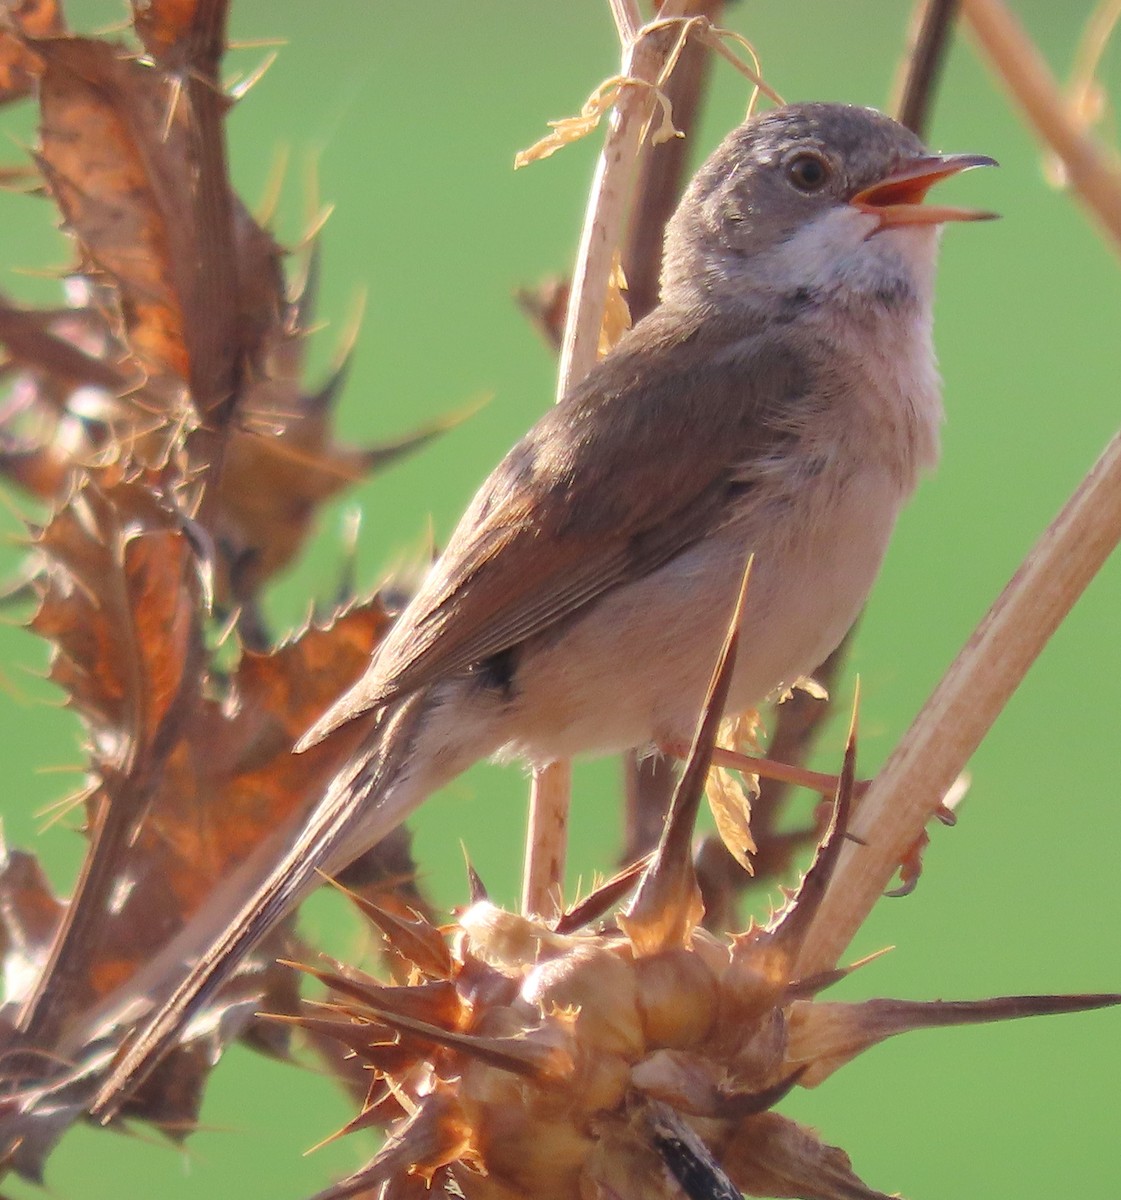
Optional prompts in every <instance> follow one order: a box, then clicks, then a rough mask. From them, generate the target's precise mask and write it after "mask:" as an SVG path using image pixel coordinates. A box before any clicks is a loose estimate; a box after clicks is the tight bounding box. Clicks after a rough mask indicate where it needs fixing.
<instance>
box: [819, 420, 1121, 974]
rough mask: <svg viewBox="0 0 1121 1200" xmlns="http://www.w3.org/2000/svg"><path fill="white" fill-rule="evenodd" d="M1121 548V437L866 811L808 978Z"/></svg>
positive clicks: (921, 720)
mask: <svg viewBox="0 0 1121 1200" xmlns="http://www.w3.org/2000/svg"><path fill="white" fill-rule="evenodd" d="M1119 541H1121V433H1119V434H1117V435H1116V436H1115V437H1114V438H1113V440H1112V441H1111V442H1110V443H1109V445H1108V446H1107V447H1106V449H1105V452H1104V453H1103V454H1102V456H1101V458H1100V459H1099V460H1098V461H1097V462H1096V463H1095V464H1094V466H1093V467H1092V468H1091V470H1090V472H1089V473H1088V474H1087V476H1086V478H1085V479H1084V480H1083V481H1082V483H1081V484H1080V485H1079V487H1078V489H1077V491H1075V493H1074V495H1073V496H1072V497H1071V498H1070V500H1069V501H1067V503H1066V505H1065V506H1064V508H1063V509H1062V511H1061V512H1060V513H1059V515H1058V516H1057V517H1056V518H1055V520H1054V521H1053V522H1052V523H1051V525H1050V526H1049V527H1048V528H1047V530H1046V531H1045V532H1044V534H1043V536H1042V537H1041V538H1040V540H1039V541H1038V542H1037V543H1036V545H1035V546H1034V547H1033V549H1032V551H1031V553H1030V554H1029V555H1028V557H1027V558H1026V559H1025V560H1024V562H1023V564H1022V565H1021V567H1020V569H1019V570H1018V571H1017V572H1016V574H1015V575H1014V576H1013V577H1012V579H1011V580H1010V582H1009V583H1008V585H1007V586H1006V587H1005V589H1004V591H1003V592H1002V593H1001V594H1000V596H999V597H998V598H997V601H996V603H995V604H994V605H993V606H992V608H991V609H990V610H989V612H988V613H987V614H986V615H985V618H984V619H983V620H982V622H981V624H980V625H979V626H978V627H977V629H976V631H975V632H974V634H973V636H972V637H971V638H970V639H969V641H968V642H967V643H966V645H965V647H964V648H963V649H962V651H961V652H960V654H959V655H958V657H957V658H956V659H955V661H954V663H953V665H952V666H951V667H950V669H949V671H947V673H946V675H945V676H944V678H943V679H942V682H941V683H940V684H939V685H938V687H937V688H936V689H935V690H934V693H933V694H932V695H931V697H930V699H929V700H928V701H927V702H926V704H925V705H924V706H923V708H922V710H921V711H920V713H919V715H918V716H917V717H916V718H915V720H914V722H913V724H912V725H911V728H910V729H909V730H908V731H907V733H906V734H905V735H904V737H903V739H902V741H901V742H900V743H899V745H898V746H897V747H896V749H895V751H894V753H893V754H892V755H891V757H890V758H889V759H888V761H887V763H886V764H885V765H884V767H883V770H882V771H881V772H880V773H879V775H877V776H876V778H875V780H873V782H872V786H871V787H870V788H869V790H868V793H867V795H866V796H865V797H864V799H863V801H862V802H861V805H860V808H859V810H858V812H857V815H856V818H855V820H854V822H853V825H852V829H851V833H852V834H853V841H851V842H849V843H848V844H847V845H846V846H845V849H844V850H843V852H842V855H841V861H840V863H839V864H838V867H837V872H836V875H835V876H834V879H833V883H832V885H831V887H830V889H829V891H828V892H827V893H826V897H825V900H824V902H823V904H822V907H821V910H820V912H819V913H818V916H817V919H816V921H815V922H814V924H813V926H812V927H811V929H810V932H809V935H808V937H807V938H806V941H805V944H804V945H803V947H802V951H801V957H800V959H799V962H798V974H799V975H809V974H816V973H817V972H819V971H823V970H828V969H829V968H831V967H832V966H833V965H834V964H835V963H836V962H837V960H838V959H839V958H840V956H841V954H842V953H843V952H844V950H845V947H846V946H847V945H848V944H849V942H850V941H851V939H852V937H853V936H854V935H855V933H856V931H857V930H858V929H859V928H860V926H861V925H862V924H863V923H864V920H865V918H866V917H867V916H868V914H869V912H871V910H872V907H873V905H874V904H875V903H876V901H877V899H879V897H880V895H881V893H882V892H883V891H884V889H885V888H886V887H887V885H888V883H889V881H890V880H891V878H892V876H893V875H894V874H895V871H896V869H897V868H898V866H899V863H900V861H901V859H902V858H903V856H904V855H905V853H906V851H907V850H908V848H909V847H910V846H912V845H913V844H914V842H915V840H916V839H917V838H918V837H919V836H920V834H921V833H922V832H923V830H924V829H925V827H926V825H927V823H928V822H929V821H930V819H931V817H932V816H933V815H934V813H935V810H936V809H937V807H938V805H939V804H940V803H941V802H942V798H943V796H945V794H946V793H947V792H948V791H949V790H950V788H951V787H952V786H953V784H954V781H955V779H956V778H957V776H958V775H959V774H960V772H961V771H962V769H963V768H964V767H965V764H966V763H967V762H968V760H969V758H970V756H971V755H972V754H973V752H974V751H975V750H976V749H977V747H978V746H979V745H980V743H981V739H982V738H983V737H984V736H985V734H986V733H988V731H989V729H990V727H991V726H992V724H993V722H994V721H995V720H996V718H997V716H999V714H1000V713H1001V711H1002V710H1003V708H1004V706H1005V705H1006V704H1007V703H1008V701H1009V699H1011V697H1012V693H1013V692H1014V691H1015V690H1016V688H1017V687H1018V686H1019V683H1020V681H1021V680H1022V679H1023V677H1024V676H1025V675H1026V674H1027V671H1028V668H1029V667H1030V666H1031V664H1032V663H1033V662H1034V661H1035V659H1036V658H1037V657H1038V655H1039V653H1040V651H1041V650H1042V649H1043V647H1044V646H1045V645H1046V644H1047V641H1048V640H1049V638H1050V637H1051V635H1052V634H1053V633H1054V632H1055V630H1056V629H1057V628H1058V626H1059V624H1060V623H1061V622H1062V620H1063V619H1064V618H1065V617H1066V615H1067V613H1068V612H1069V611H1070V609H1071V608H1072V606H1073V605H1074V602H1075V601H1076V600H1077V599H1078V597H1079V596H1080V595H1081V594H1082V592H1083V591H1084V590H1085V588H1086V586H1087V584H1089V582H1090V580H1091V579H1093V577H1094V576H1095V575H1096V574H1097V572H1098V570H1099V569H1100V568H1101V566H1102V564H1103V563H1104V562H1105V560H1106V559H1107V558H1108V557H1109V555H1110V553H1111V552H1112V551H1113V549H1114V548H1115V547H1116V545H1117V544H1118V542H1119Z"/></svg>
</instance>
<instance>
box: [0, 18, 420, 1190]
mask: <svg viewBox="0 0 1121 1200" xmlns="http://www.w3.org/2000/svg"><path fill="white" fill-rule="evenodd" d="M2 18H3V26H2V30H3V31H2V32H0V99H15V98H18V97H20V96H26V95H29V94H31V93H34V94H35V95H36V97H37V99H38V103H39V109H40V135H39V143H38V147H37V150H36V155H35V158H36V163H37V165H38V170H39V172H40V174H41V180H42V185H43V187H44V188H45V190H46V191H47V193H48V194H49V195H50V197H51V198H52V199H53V201H54V202H55V204H56V205H57V206H58V209H59V211H60V212H61V215H62V218H63V221H64V225H65V228H66V230H67V231H68V233H69V234H70V235H71V237H72V239H73V244H74V249H75V255H76V262H75V265H74V268H73V273H72V277H71V280H70V283H69V284H68V299H69V303H68V304H67V305H66V306H64V307H60V308H59V309H57V310H54V311H42V312H37V311H31V310H28V309H24V308H21V307H19V306H18V305H17V304H15V303H13V302H11V301H8V300H0V344H2V345H3V347H4V351H5V353H6V362H5V365H6V368H7V371H6V373H7V375H8V376H9V378H10V380H11V384H10V390H9V393H8V396H7V399H6V402H5V405H4V409H3V413H2V415H0V470H2V471H3V473H4V474H5V475H6V476H7V478H8V479H9V480H10V481H11V482H12V483H13V484H14V485H16V486H17V487H18V488H20V489H22V490H23V491H24V492H25V493H26V494H27V495H28V496H29V497H30V498H32V499H33V500H34V501H35V502H38V503H39V504H40V505H42V506H45V508H46V510H47V512H48V516H47V518H46V520H45V521H44V522H43V523H42V525H41V528H39V529H37V530H34V531H33V532H32V536H31V542H30V567H29V576H28V579H29V584H28V586H29V587H30V589H31V590H32V591H33V592H34V594H35V596H36V597H37V605H36V608H35V611H34V614H33V616H32V617H31V619H30V628H31V629H32V630H33V631H34V632H35V633H36V634H38V635H39V636H41V637H43V638H45V639H46V640H47V641H48V642H49V643H50V645H51V647H52V654H51V667H50V677H51V679H52V681H53V682H54V683H55V684H57V685H58V687H59V688H60V689H61V690H62V692H63V694H64V695H65V697H66V702H67V704H68V706H69V707H70V708H72V709H73V710H74V712H75V713H76V714H77V716H78V718H79V719H80V721H81V723H82V725H83V728H84V730H85V735H86V751H87V762H86V785H85V787H84V788H83V791H82V793H81V795H80V796H79V797H77V798H75V799H74V800H73V801H71V802H70V803H71V804H72V805H80V806H81V810H82V812H83V813H84V818H85V819H84V825H85V829H86V833H87V836H88V839H89V850H88V854H87V857H86V861H85V864H84V867H83V870H82V873H81V876H80V878H79V880H78V882H77V886H76V890H75V893H74V896H73V897H72V898H71V899H70V900H69V901H65V900H62V899H59V898H57V897H55V896H54V895H53V894H52V893H51V891H50V888H49V886H48V885H47V883H46V881H45V877H44V876H43V874H42V872H41V871H40V870H39V869H38V867H37V865H36V864H35V862H34V860H33V859H31V858H29V857H28V856H26V855H22V854H17V853H7V854H6V855H5V858H4V860H3V863H2V865H0V890H2V893H3V896H4V904H3V910H2V912H3V916H2V919H0V939H2V946H3V962H4V965H5V968H6V969H17V968H18V974H17V975H15V976H12V978H17V979H18V980H19V981H20V984H19V986H17V987H16V988H15V989H13V991H12V993H11V994H10V995H9V997H8V1002H7V1005H6V1007H5V1009H4V1012H3V1015H2V1018H0V1019H2V1021H3V1030H4V1033H3V1042H4V1053H5V1077H4V1083H3V1087H4V1099H3V1104H2V1106H0V1154H2V1156H3V1160H4V1161H5V1162H7V1163H9V1164H10V1165H11V1166H14V1167H15V1168H16V1169H17V1170H19V1171H20V1172H21V1173H23V1174H25V1175H27V1176H29V1177H33V1178H37V1177H39V1175H40V1173H41V1171H42V1166H43V1162H44V1159H45V1157H46V1155H47V1153H48V1152H49V1150H50V1148H51V1146H52V1145H53V1143H54V1141H55V1140H56V1139H57V1137H58V1136H59V1135H60V1133H61V1132H62V1131H63V1130H64V1129H65V1127H66V1126H67V1125H68V1124H69V1123H70V1122H72V1121H73V1120H75V1119H77V1118H79V1117H81V1116H82V1115H83V1113H84V1111H85V1109H86V1107H87V1106H88V1100H89V1096H90V1094H91V1092H92V1090H93V1089H95V1088H96V1085H97V1080H98V1078H99V1075H100V1073H101V1072H102V1071H103V1070H104V1069H105V1068H106V1067H107V1066H108V1065H109V1062H110V1060H111V1056H112V1052H113V1051H114V1050H115V1049H116V1048H118V1047H119V1046H120V1045H121V1044H122V1043H123V1041H124V1040H125V1039H126V1038H127V1036H128V1034H129V1031H130V1029H131V1027H132V1022H134V1021H135V1019H136V1016H135V1015H127V1014H128V1012H129V1009H130V1007H131V1008H133V1009H135V1008H136V1007H137V1006H138V1005H139V1006H140V1007H143V1004H142V1001H143V998H144V996H145V995H146V994H147V990H148V989H149V988H150V987H152V986H156V987H157V988H158V982H159V981H158V980H153V979H152V978H151V974H152V964H153V963H154V962H155V961H156V960H157V958H158V955H159V953H160V951H161V950H163V949H165V948H166V947H167V945H168V944H169V942H170V941H171V939H172V938H173V937H174V935H175V934H176V932H177V931H179V930H180V929H181V928H182V927H183V925H184V924H185V923H186V922H187V921H188V920H189V919H190V917H191V916H192V914H193V913H195V912H196V911H197V910H198V909H199V908H200V907H201V906H202V905H203V904H204V903H205V902H206V901H207V900H208V899H209V898H210V897H211V895H212V894H213V892H214V889H215V887H216V886H217V885H218V884H219V883H220V882H221V881H222V880H223V879H224V878H225V877H227V876H228V875H229V873H230V872H231V871H232V870H233V869H234V868H235V867H236V866H237V865H238V864H239V863H241V862H243V861H244V860H245V859H246V858H247V857H248V856H249V855H250V854H251V853H252V852H253V851H254V850H255V849H256V848H257V847H258V846H259V844H260V843H261V842H262V840H263V839H264V838H265V836H266V835H267V834H268V833H270V832H271V831H272V830H274V829H276V828H277V827H278V826H281V825H283V823H284V821H285V820H286V819H288V818H290V817H294V816H295V815H296V814H298V813H299V812H300V811H301V810H302V809H303V808H304V807H306V806H309V805H310V804H311V803H313V802H314V801H315V800H316V799H317V797H318V795H319V794H320V792H321V791H322V790H323V788H324V787H325V786H326V783H327V781H328V780H329V779H330V777H331V775H332V774H333V772H334V771H335V770H336V769H337V767H338V758H339V755H340V754H345V753H346V752H347V750H348V749H349V747H348V746H344V745H333V746H332V748H330V749H326V748H321V749H318V750H313V751H312V752H310V753H308V754H305V755H301V756H296V755H293V754H292V753H291V747H292V745H293V743H294V742H295V741H296V740H297V739H298V737H299V736H300V735H301V734H302V733H303V732H304V731H305V730H306V728H307V727H308V726H309V725H310V724H311V723H312V722H313V721H314V720H315V719H316V717H317V716H318V715H319V714H320V713H321V712H322V711H323V710H324V709H325V708H326V706H327V705H328V704H329V703H330V702H331V701H332V700H333V699H334V698H335V697H336V696H337V695H338V694H339V693H340V691H342V690H343V689H344V688H345V687H347V686H348V685H349V684H350V683H351V682H353V680H354V679H355V678H356V676H357V675H358V673H359V672H360V671H361V669H362V668H363V666H364V665H365V663H366V662H367V661H368V659H369V656H370V654H371V653H372V651H373V649H374V648H375V647H376V645H377V643H378V641H379V639H380V638H381V637H382V635H383V633H384V631H385V629H386V626H387V624H388V621H389V616H388V614H387V612H386V610H385V609H384V607H383V606H382V604H381V602H380V601H379V600H378V599H377V597H374V598H373V599H371V600H369V601H366V602H364V603H362V604H353V603H352V604H349V605H348V606H347V607H345V608H344V609H341V610H340V611H338V612H337V613H335V614H333V615H332V616H330V617H329V618H328V619H327V620H326V621H325V622H324V623H323V625H322V626H318V625H311V626H309V627H307V628H305V629H303V630H302V631H300V632H299V633H298V634H296V635H295V636H294V637H292V638H291V639H290V640H288V641H286V642H284V643H282V644H280V645H275V646H274V645H273V644H272V642H271V639H270V638H269V637H268V635H267V631H266V630H265V629H264V627H263V623H262V621H261V618H260V615H259V611H258V602H259V598H260V594H261V589H262V588H263V587H264V586H265V585H266V584H267V583H268V582H269V580H270V579H272V578H273V577H274V576H275V575H276V574H277V572H279V571H280V570H282V569H283V568H284V567H285V566H286V565H287V564H288V563H289V562H290V561H291V560H292V559H293V558H294V557H295V556H296V555H297V554H298V553H299V552H300V550H301V549H302V547H303V545H304V543H305V541H306V539H307V536H308V534H309V532H310V530H311V528H312V524H313V521H314V518H315V516H316V513H317V512H318V511H319V509H320V508H321V506H322V505H323V503H324V502H325V501H326V500H328V499H330V498H331V497H332V496H334V495H336V494H338V493H339V492H340V491H342V490H343V489H345V488H346V487H348V486H349V485H350V484H352V483H354V482H356V481H357V480H359V479H361V478H363V477H364V476H365V475H366V474H367V473H368V472H369V471H371V470H372V469H374V468H376V467H379V466H381V465H383V464H385V463H388V462H390V461H392V460H393V459H394V458H395V457H397V456H399V455H400V454H402V453H404V452H406V451H408V450H409V449H411V448H413V447H414V446H416V445H419V444H420V443H421V442H423V441H424V440H426V439H427V438H429V437H431V436H433V434H434V433H436V432H437V428H431V429H426V430H421V431H419V432H418V433H416V434H414V435H410V436H409V437H407V438H403V439H401V440H400V441H399V442H397V443H394V444H391V445H386V446H374V447H369V448H363V447H353V446H347V445H343V444H341V443H339V442H338V441H337V440H336V438H335V436H334V433H333V401H334V399H335V397H336V395H337V393H338V389H339V385H340V383H341V381H342V379H343V378H344V376H345V361H344V363H343V366H341V367H340V368H339V369H338V371H337V372H336V373H335V375H334V376H333V377H332V378H331V379H330V380H328V382H327V383H326V385H325V386H323V387H321V388H319V389H318V390H312V391H309V390H308V389H307V388H306V385H305V383H304V381H303V378H302V376H303V371H304V355H305V351H306V346H307V337H308V334H307V330H308V328H309V326H310V323H311V320H312V311H311V309H312V305H313V299H314V282H315V271H314V260H313V261H312V262H311V264H310V267H309V270H308V272H307V275H308V282H307V285H306V286H305V288H304V290H303V292H302V294H301V295H300V296H298V297H297V298H296V299H294V300H293V299H291V298H290V297H289V296H288V295H287V293H286V283H285V278H284V263H283V260H284V251H283V250H282V248H281V247H280V245H279V244H278V243H277V241H276V240H275V239H274V237H273V236H272V234H271V233H270V232H269V231H268V230H267V229H265V228H263V227H262V226H261V225H259V224H258V223H257V222H256V221H255V220H254V218H253V217H252V216H251V215H250V214H249V212H248V210H247V209H246V208H245V207H244V205H242V203H241V202H240V200H238V198H237V197H236V196H235V195H234V193H233V191H232V189H231V187H230V184H229V179H228V176H227V173H226V166H225V145H224V136H223V130H222V120H223V118H224V115H225V113H226V111H227V109H228V107H229V101H228V100H227V99H226V97H225V96H224V95H223V94H222V92H221V90H220V87H219V85H218V82H217V68H218V64H219V61H220V58H221V54H222V52H223V51H224V48H225V18H226V5H225V3H221V2H217V3H216V2H210V0H198V2H197V3H187V2H182V0H173V2H166V0H165V2H153V3H146V4H140V3H138V4H136V5H135V8H134V18H135V20H134V33H135V35H136V37H137V38H138V40H139V43H140V46H141V47H142V48H143V50H145V51H146V52H147V57H144V56H143V55H142V54H141V53H139V52H138V49H139V47H138V46H137V45H136V44H135V43H133V44H129V43H127V42H117V41H113V40H109V39H94V38H86V37H78V36H72V35H70V34H68V33H67V32H66V29H65V24H64V21H63V17H62V14H61V11H60V10H59V9H58V8H57V7H56V6H55V5H53V4H50V3H42V4H35V3H31V2H30V0H28V2H25V3H18V4H11V3H9V4H7V5H6V6H5V8H4V10H3V14H2ZM231 625H232V627H233V628H234V630H235V636H236V637H237V638H238V642H235V643H234V644H227V645H223V644H222V640H221V636H220V635H221V633H222V630H223V627H227V628H228V627H229V626H231ZM238 643H240V644H238ZM342 740H343V741H344V742H345V741H347V739H346V738H345V737H344V738H343V739H342ZM405 861H406V862H407V861H408V859H407V856H406V859H405ZM398 882H399V881H398ZM385 886H390V885H388V884H383V883H381V882H379V877H377V876H375V878H374V882H373V884H372V890H373V892H374V893H375V894H380V890H384V887H385ZM379 889H380V890H379ZM298 949H299V947H298V945H297V943H295V942H294V941H293V937H292V932H291V929H290V928H289V929H283V930H280V931H278V932H277V933H276V934H275V935H274V936H273V937H272V938H271V939H270V941H269V944H268V945H266V946H264V947H263V948H262V949H261V951H260V953H259V954H258V955H257V956H256V957H255V958H254V959H253V961H251V962H249V963H247V964H245V965H244V966H243V968H242V969H241V970H240V972H239V973H238V976H237V978H235V979H234V981H233V982H232V984H231V985H230V986H229V987H228V988H227V989H225V991H223V992H222V994H221V995H220V996H219V997H218V998H217V999H216V1000H215V1001H214V1003H213V1005H212V1011H211V1016H212V1017H213V1021H212V1022H210V1023H209V1026H208V1028H206V1029H205V1031H204V1030H202V1029H201V1027H200V1028H199V1031H198V1032H196V1033H194V1034H192V1035H191V1038H190V1040H189V1041H187V1042H185V1043H184V1044H183V1045H181V1046H180V1047H179V1048H178V1050H177V1051H176V1053H175V1054H173V1055H172V1056H171V1057H170V1058H169V1059H168V1060H167V1061H166V1062H165V1063H164V1064H162V1066H161V1068H160V1069H159V1071H158V1072H157V1073H156V1074H155V1075H154V1076H153V1077H152V1078H151V1080H150V1081H149V1082H148V1083H147V1084H146V1085H145V1087H144V1089H143V1091H142V1092H141V1093H140V1094H138V1095H136V1096H135V1097H133V1099H132V1101H131V1103H130V1104H129V1106H128V1108H127V1109H126V1110H125V1115H133V1116H140V1117H143V1118H144V1119H146V1120H149V1121H152V1122H155V1123H157V1124H158V1125H160V1126H161V1127H162V1128H164V1129H165V1130H166V1131H167V1132H169V1133H171V1134H173V1135H175V1136H181V1135H183V1134H185V1133H186V1132H188V1131H189V1130H190V1128H191V1127H192V1125H193V1123H194V1121H195V1118H196V1115H197V1106H198V1103H199V1099H200V1097H201V1094H202V1090H203V1086H204V1081H205V1077H206V1075H207V1073H208V1072H209V1070H210V1067H211V1065H212V1063H213V1062H214V1061H215V1060H216V1059H217V1057H218V1056H219V1054H220V1053H221V1050H222V1047H223V1046H224V1044H225V1043H226V1042H227V1041H229V1040H230V1039H232V1038H235V1037H239V1036H242V1037H246V1038H248V1039H249V1040H250V1041H251V1042H253V1043H254V1044H256V1045H258V1046H259V1047H260V1048H262V1049H266V1050H269V1051H272V1052H281V1051H284V1050H285V1049H286V1046H287V1037H286V1035H285V1032H284V1031H282V1030H281V1029H279V1027H277V1026H275V1025H269V1026H264V1025H262V1024H260V1023H259V1022H257V1021H255V1020H254V1018H253V1014H254V1013H255V1012H256V1011H257V1010H258V1009H259V1008H261V1007H262V1006H266V1007H269V1008H271V1009H274V1010H275V1011H280V1012H283V1011H293V1009H294V1005H295V1003H296V997H297V989H296V984H295V979H296V977H295V976H294V975H293V973H292V972H291V970H290V969H288V968H287V967H284V966H281V965H279V964H278V963H277V961H276V959H277V957H278V955H280V954H286V955H291V954H293V953H296V952H297V951H298ZM122 1014H126V1015H122Z"/></svg>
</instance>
